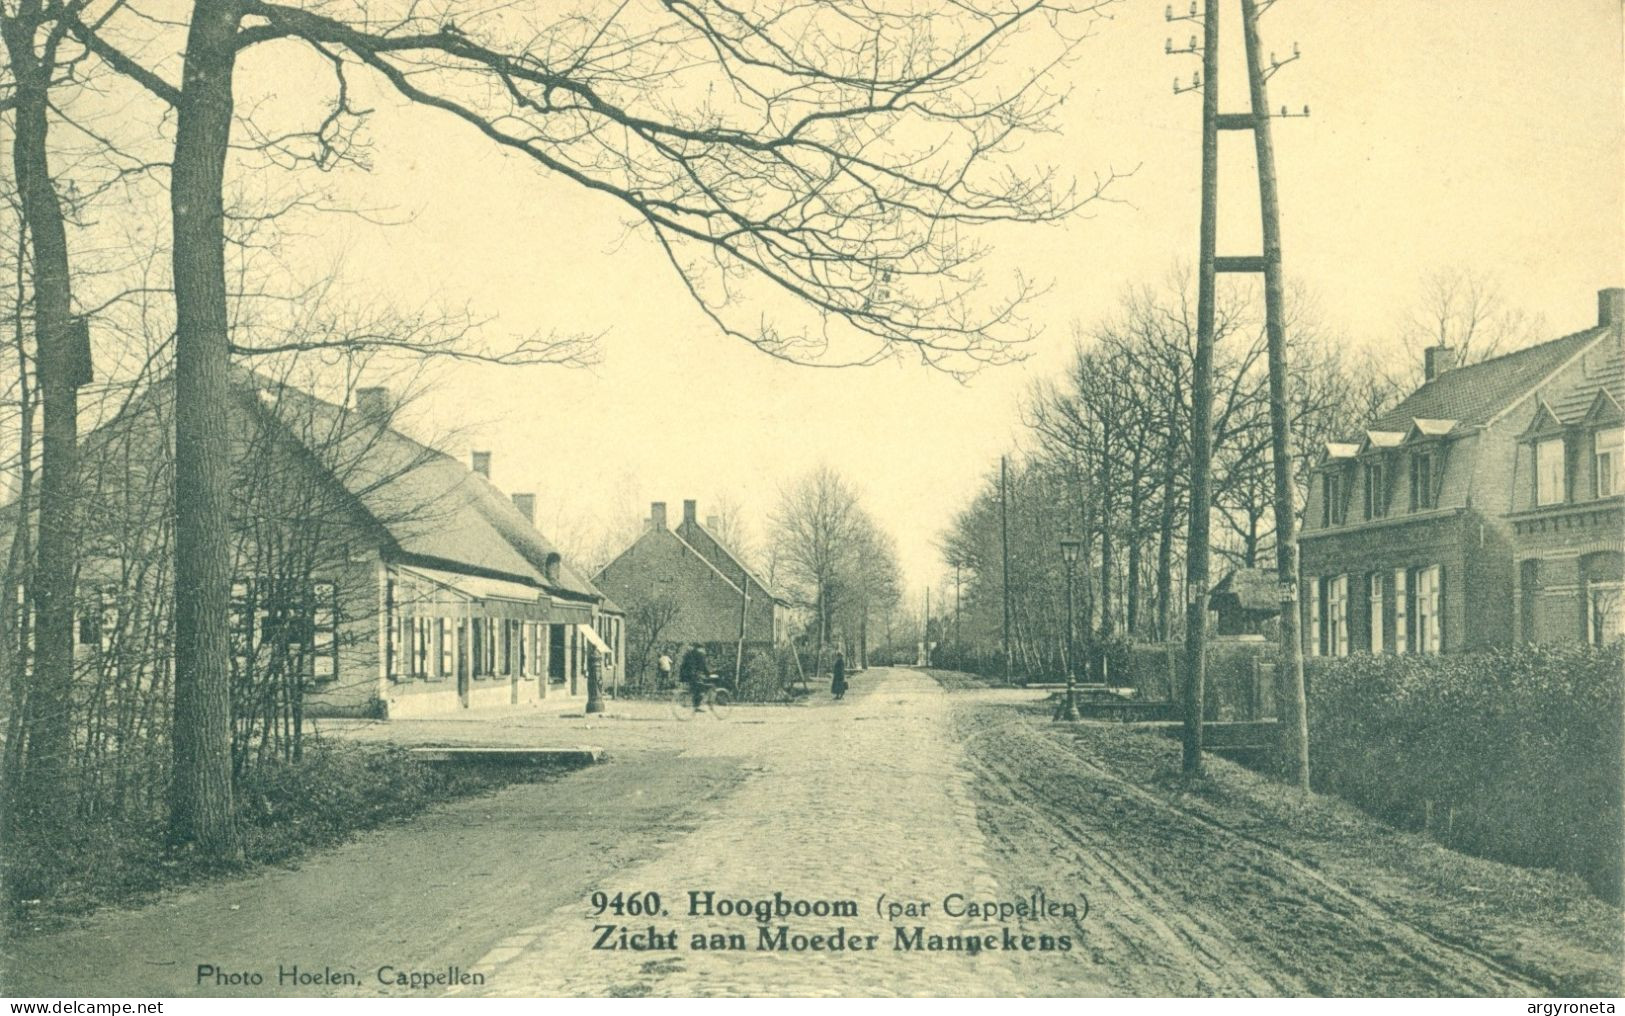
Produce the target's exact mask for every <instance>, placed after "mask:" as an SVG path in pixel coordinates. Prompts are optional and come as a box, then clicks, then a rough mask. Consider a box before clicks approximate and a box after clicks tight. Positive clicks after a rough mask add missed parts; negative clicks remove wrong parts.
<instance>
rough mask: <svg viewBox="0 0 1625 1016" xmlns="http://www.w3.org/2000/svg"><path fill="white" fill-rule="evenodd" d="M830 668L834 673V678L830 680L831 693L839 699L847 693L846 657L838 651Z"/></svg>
mask: <svg viewBox="0 0 1625 1016" xmlns="http://www.w3.org/2000/svg"><path fill="white" fill-rule="evenodd" d="M830 670H831V671H832V672H833V673H834V678H833V679H832V680H831V681H830V682H829V690H830V694H832V695H834V696H835V698H836V700H837V701H838V700H840V699H841V698H842V697H843V696H845V695H846V657H844V656H842V655H841V654H840V653H836V654H835V660H834V662H833V663H831V664H830Z"/></svg>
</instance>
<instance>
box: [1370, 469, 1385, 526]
mask: <svg viewBox="0 0 1625 1016" xmlns="http://www.w3.org/2000/svg"><path fill="white" fill-rule="evenodd" d="M1364 507H1365V517H1366V518H1368V519H1380V518H1382V517H1383V516H1384V515H1387V514H1388V471H1387V470H1386V469H1384V468H1383V464H1382V462H1381V461H1372V462H1367V463H1366V464H1365V499H1364Z"/></svg>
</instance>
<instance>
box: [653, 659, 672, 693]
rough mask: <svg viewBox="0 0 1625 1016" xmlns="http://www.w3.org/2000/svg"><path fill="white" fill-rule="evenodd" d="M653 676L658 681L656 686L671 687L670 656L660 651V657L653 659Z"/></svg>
mask: <svg viewBox="0 0 1625 1016" xmlns="http://www.w3.org/2000/svg"><path fill="white" fill-rule="evenodd" d="M655 672H656V673H655V677H656V678H657V679H658V680H659V681H660V683H659V684H657V685H655V687H656V688H670V687H671V656H670V655H669V654H667V653H664V652H662V653H661V654H660V659H658V660H656V661H655Z"/></svg>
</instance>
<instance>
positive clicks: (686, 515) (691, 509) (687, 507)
mask: <svg viewBox="0 0 1625 1016" xmlns="http://www.w3.org/2000/svg"><path fill="white" fill-rule="evenodd" d="M699 512H700V504H699V502H698V501H684V502H683V521H684V522H687V523H688V524H689V525H691V526H695V525H699Z"/></svg>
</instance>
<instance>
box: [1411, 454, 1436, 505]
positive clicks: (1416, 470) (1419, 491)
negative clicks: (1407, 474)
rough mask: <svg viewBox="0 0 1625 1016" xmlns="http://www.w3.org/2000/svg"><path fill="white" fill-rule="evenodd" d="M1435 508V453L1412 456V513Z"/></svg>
mask: <svg viewBox="0 0 1625 1016" xmlns="http://www.w3.org/2000/svg"><path fill="white" fill-rule="evenodd" d="M1432 507H1433V453H1432V452H1415V453H1413V454H1412V455H1411V511H1413V512H1414V511H1422V510H1424V509H1427V508H1432Z"/></svg>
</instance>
